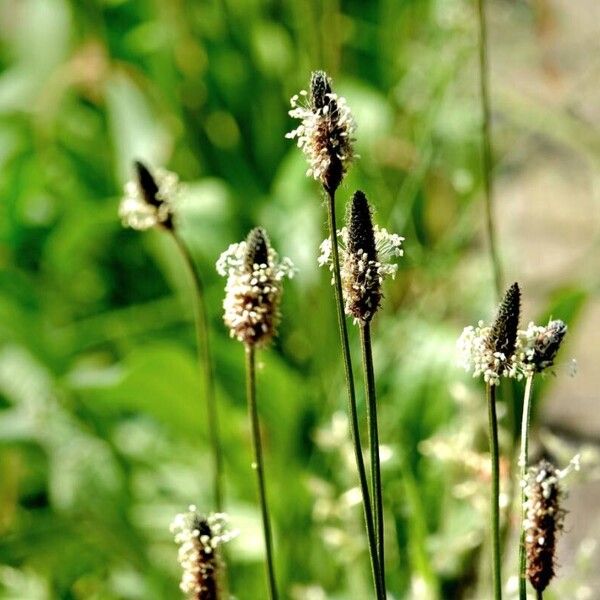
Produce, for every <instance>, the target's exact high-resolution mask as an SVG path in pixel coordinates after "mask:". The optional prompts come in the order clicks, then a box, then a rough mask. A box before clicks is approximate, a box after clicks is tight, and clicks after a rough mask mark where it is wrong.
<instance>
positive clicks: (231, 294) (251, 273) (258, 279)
mask: <svg viewBox="0 0 600 600" xmlns="http://www.w3.org/2000/svg"><path fill="white" fill-rule="evenodd" d="M217 272H218V273H219V274H220V275H223V276H225V277H227V285H226V287H225V300H224V302H223V308H224V310H225V312H224V315H223V320H224V321H225V324H226V325H227V327H229V331H230V333H231V336H232V337H235V338H236V339H238V340H239V341H240V342H243V343H244V344H247V345H252V346H255V345H256V346H262V345H265V344H268V343H269V342H270V341H271V340H272V339H273V336H274V335H275V334H276V333H277V326H278V325H279V322H280V320H281V314H280V311H279V306H280V303H281V295H282V293H283V286H282V281H283V279H284V278H285V277H290V278H291V277H293V275H294V265H293V264H292V262H291V260H290V259H289V258H284V259H282V260H281V261H280V260H279V256H278V255H277V252H275V250H273V248H271V245H270V244H269V238H268V237H267V234H266V232H265V230H264V229H262V228H260V227H257V228H255V229H253V230H252V231H251V232H250V233H249V234H248V237H247V239H246V240H245V241H244V242H240V243H238V244H232V245H231V246H230V247H229V248H228V249H227V250H226V251H225V252H223V254H221V257H220V258H219V260H218V261H217Z"/></svg>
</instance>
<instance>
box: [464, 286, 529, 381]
mask: <svg viewBox="0 0 600 600" xmlns="http://www.w3.org/2000/svg"><path fill="white" fill-rule="evenodd" d="M520 311H521V291H520V289H519V285H518V284H517V283H513V285H511V286H510V287H509V288H508V290H507V291H506V294H505V295H504V298H503V299H502V302H501V303H500V306H499V307H498V314H497V316H496V319H495V320H494V322H493V323H492V324H491V325H490V326H486V325H485V324H484V323H483V321H479V323H478V325H477V327H473V326H469V327H465V329H464V330H463V332H462V334H461V336H460V337H459V339H458V341H457V349H458V353H459V360H458V363H459V365H460V366H461V367H463V368H464V369H465V370H466V371H472V372H473V377H479V376H480V375H483V379H484V381H485V382H486V383H488V384H490V385H498V384H499V383H500V378H501V377H516V378H520V377H521V376H522V375H521V372H520V371H519V368H518V366H519V364H518V360H517V355H516V350H517V331H518V327H519V315H520Z"/></svg>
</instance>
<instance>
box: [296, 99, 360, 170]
mask: <svg viewBox="0 0 600 600" xmlns="http://www.w3.org/2000/svg"><path fill="white" fill-rule="evenodd" d="M308 96H309V94H308V92H307V91H306V90H302V91H301V92H300V93H299V94H295V95H294V96H292V98H291V100H290V104H291V107H292V109H291V110H290V111H289V113H288V114H289V115H290V116H291V117H293V118H294V119H299V120H300V121H301V123H300V125H299V126H298V127H297V128H296V129H294V130H293V131H290V132H289V133H287V134H286V136H285V137H286V138H288V139H296V140H297V144H298V147H299V148H301V149H302V151H303V152H304V154H305V156H306V158H307V160H308V164H309V168H308V170H307V171H306V174H307V175H308V176H309V177H313V178H314V179H316V180H317V181H323V180H324V178H325V177H326V175H327V171H328V169H329V166H330V165H331V160H332V157H334V156H335V157H337V158H338V159H339V161H340V163H341V167H342V172H345V171H346V169H347V166H348V164H349V163H350V162H351V161H352V159H353V158H354V149H353V147H352V144H353V142H354V138H353V135H354V132H355V130H356V124H355V122H354V118H353V117H352V112H351V111H350V108H349V106H348V104H347V103H346V99H345V98H344V97H343V96H338V95H337V94H334V93H332V92H330V93H328V94H325V96H326V98H327V99H328V100H329V102H328V103H327V104H325V105H324V106H323V107H322V108H316V107H314V106H311V102H310V100H309V97H308ZM332 107H333V108H332Z"/></svg>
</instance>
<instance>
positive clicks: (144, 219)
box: [119, 161, 179, 230]
mask: <svg viewBox="0 0 600 600" xmlns="http://www.w3.org/2000/svg"><path fill="white" fill-rule="evenodd" d="M134 169H135V178H134V180H132V181H129V182H127V183H126V184H125V193H124V195H123V198H122V200H121V204H120V206H119V216H120V217H121V220H122V222H123V225H125V226H126V227H131V228H132V229H139V230H145V229H150V228H151V227H156V226H161V227H164V228H165V229H173V226H174V225H173V217H174V212H173V208H174V204H175V202H176V200H177V196H178V195H179V180H178V178H177V175H175V174H174V173H170V172H169V171H165V170H163V169H156V171H154V173H152V172H151V171H150V169H148V167H146V166H145V165H144V164H143V163H141V162H140V161H136V162H135V163H134Z"/></svg>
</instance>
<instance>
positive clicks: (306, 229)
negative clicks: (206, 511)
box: [0, 0, 600, 600]
mask: <svg viewBox="0 0 600 600" xmlns="http://www.w3.org/2000/svg"><path fill="white" fill-rule="evenodd" d="M489 4H490V7H489V8H490V12H491V39H492V44H491V47H492V75H493V77H492V83H493V85H492V95H493V103H494V117H495V123H494V126H495V129H494V136H495V151H496V159H497V167H496V180H497V182H498V189H497V191H498V202H499V206H498V217H499V221H500V234H501V235H500V245H501V249H502V252H503V255H504V260H505V264H506V271H507V274H508V277H509V279H510V280H513V279H517V278H518V279H519V280H520V281H521V282H522V283H524V284H525V285H524V287H525V295H526V302H525V318H524V321H525V323H524V324H526V322H527V321H528V320H529V319H534V318H538V317H539V318H541V317H542V316H548V315H550V314H551V315H552V316H553V317H555V318H562V319H564V320H565V321H567V322H568V323H569V324H570V325H571V333H570V340H571V342H570V345H568V346H567V348H566V350H564V351H563V353H562V362H564V363H566V362H568V358H569V357H570V356H572V355H573V354H574V353H577V356H578V358H579V359H580V363H581V365H582V373H581V376H580V378H579V379H575V380H570V379H568V378H567V376H566V375H567V374H566V369H564V368H562V367H559V369H558V374H559V380H558V381H560V382H561V384H560V388H559V389H551V388H552V386H554V381H555V380H554V378H549V379H546V380H545V381H544V382H543V385H541V386H540V390H538V392H539V393H540V394H541V393H542V392H543V397H542V396H540V395H538V398H539V399H540V402H537V403H536V409H537V408H540V407H542V409H543V407H544V406H545V405H544V404H542V400H543V398H546V397H550V399H551V400H552V407H550V408H548V411H547V412H544V410H542V412H543V414H545V415H546V417H545V418H544V420H545V424H546V425H548V426H549V427H546V428H545V429H543V430H542V431H541V434H540V435H539V436H537V442H536V444H537V445H536V446H535V448H534V453H535V452H537V455H539V454H540V452H541V450H540V447H541V446H540V440H541V441H542V442H544V447H545V449H546V452H550V453H552V454H553V455H554V456H555V457H556V458H558V460H559V461H560V462H563V463H564V462H565V459H566V460H568V458H570V454H569V453H570V452H571V451H570V449H569V448H567V449H565V444H566V445H567V446H568V445H569V444H571V443H573V444H574V443H578V442H579V440H580V438H581V433H582V431H583V433H585V435H586V440H587V442H588V450H587V454H586V456H589V457H590V460H592V459H593V457H594V456H595V454H594V451H593V449H594V447H595V446H594V445H595V435H596V433H598V432H600V423H598V420H597V417H592V416H590V415H591V413H590V408H589V407H590V406H594V405H593V401H597V400H598V387H597V385H596V384H597V383H598V379H597V378H598V374H597V368H594V365H595V359H594V356H595V357H596V358H597V351H596V354H595V355H594V353H593V352H594V351H593V350H592V349H593V348H595V346H597V345H598V341H599V338H598V331H599V330H600V326H599V325H598V323H599V322H600V321H599V318H600V317H599V314H598V312H599V311H598V308H599V303H598V289H599V287H598V272H599V270H598V261H597V258H596V257H597V248H598V245H597V242H598V237H597V235H596V234H597V231H598V225H599V222H598V214H599V213H598V205H597V198H596V196H595V190H597V185H596V182H597V179H598V175H599V173H600V170H599V168H598V164H599V163H598V160H599V157H600V144H599V139H600V138H599V137H598V129H597V122H598V121H597V117H598V116H599V115H598V113H597V106H598V105H600V104H598V103H595V104H594V102H595V99H596V96H597V92H595V91H594V90H595V89H596V90H597V87H594V85H593V81H594V77H595V76H596V75H597V65H596V64H595V63H594V62H593V61H591V60H590V62H588V57H590V56H594V52H593V51H592V50H593V49H594V48H597V47H598V39H599V38H600V36H598V31H597V30H596V31H595V32H594V30H593V27H594V26H596V27H597V23H598V22H600V18H598V19H596V18H594V17H593V15H594V14H595V12H594V11H596V12H597V9H598V7H597V6H595V5H594V4H593V3H592V2H590V3H588V4H589V6H588V9H589V10H588V12H587V13H586V14H588V18H583V17H582V13H583V11H584V8H583V7H577V8H571V9H569V8H568V7H567V6H566V4H565V3H563V2H553V1H552V2H551V1H550V0H548V1H546V0H538V1H537V2H524V1H521V0H515V1H514V2H505V1H500V0H493V1H491V2H489ZM582 4H585V2H582ZM586 10H587V9H586ZM579 11H581V12H579ZM474 19H475V12H474V6H473V5H472V3H470V2H467V1H466V0H412V1H407V2H396V1H391V0H378V1H373V2H368V3H366V2H360V1H358V0H354V1H353V0H345V1H343V2H341V1H340V0H326V1H324V2H317V1H315V0H303V1H293V0H269V1H267V0H262V1H260V0H221V1H217V0H210V1H209V0H206V1H203V2H186V1H184V0H172V1H169V2H166V1H165V2H161V1H153V0H85V1H78V0H72V1H67V0H0V69H1V74H0V198H1V204H0V240H1V245H0V265H1V266H2V271H1V272H0V282H1V285H0V565H1V566H0V597H2V598H6V599H13V600H17V599H19V600H24V599H27V600H38V599H40V600H41V599H54V598H57V599H58V598H65V599H67V598H68V599H71V598H73V599H86V600H87V599H98V600H99V599H102V600H105V599H127V598H131V599H134V598H144V599H151V598H156V599H164V598H177V597H179V596H178V591H177V580H178V577H179V570H178V566H177V564H176V547H175V545H174V543H173V541H172V538H171V536H170V534H169V531H168V525H169V522H170V521H171V519H172V517H173V516H174V514H175V513H177V512H180V511H181V510H183V509H185V507H186V506H187V505H188V504H190V503H195V504H197V505H198V506H199V507H200V508H203V507H204V506H205V505H207V504H208V502H209V499H210V489H209V487H208V486H209V482H210V477H209V464H208V460H209V455H208V447H207V442H206V430H205V419H204V415H203V412H202V409H203V404H202V403H201V402H200V399H199V393H201V381H200V379H199V376H198V374H197V371H196V367H195V356H194V352H195V348H194V336H193V327H192V314H191V310H190V297H189V291H190V290H189V287H188V281H187V280H186V277H185V271H184V269H183V265H182V264H181V262H180V260H179V256H178V254H177V252H176V249H175V248H174V247H173V246H172V244H171V243H170V240H169V239H168V237H167V236H164V235H161V233H160V232H150V233H144V234H140V233H137V232H133V231H130V230H124V229H123V228H122V227H121V225H120V223H119V221H118V217H117V206H118V201H119V197H120V193H121V190H122V186H123V184H124V182H125V181H126V179H127V178H128V177H129V176H130V174H131V172H130V170H131V161H132V159H134V158H142V159H144V160H147V161H148V162H150V164H153V165H156V166H159V165H164V166H167V167H168V168H169V169H171V170H173V171H176V172H177V173H178V174H179V175H180V177H181V178H182V180H183V181H185V182H186V183H187V191H186V194H185V198H184V203H183V205H182V207H181V211H182V224H183V228H184V229H183V235H184V237H185V239H186V241H187V242H188V244H189V245H190V247H191V248H192V251H193V254H194V257H195V259H196V260H197V263H198V265H199V267H200V269H201V271H202V273H203V276H204V278H205V280H206V282H207V290H208V291H207V293H208V297H209V306H210V313H211V314H210V321H211V328H212V335H213V339H214V347H215V351H216V362H217V380H218V381H217V384H218V395H219V402H220V408H221V421H222V424H223V436H224V439H225V456H226V468H227V497H228V501H227V505H228V512H229V513H230V515H231V518H232V521H233V525H234V526H235V527H236V528H238V529H239V530H240V532H241V534H240V536H239V538H238V540H237V542H236V543H235V544H234V545H233V546H232V547H231V553H230V572H231V587H232V591H233V592H234V593H235V595H236V596H237V597H238V598H239V599H240V600H245V599H252V600H255V599H257V598H262V597H264V575H263V567H262V564H261V562H260V561H261V551H262V550H261V535H260V522H259V516H258V512H257V505H256V498H255V488H254V479H253V474H252V472H251V470H250V468H249V463H250V438H249V427H248V423H247V418H246V407H245V399H244V394H243V360H242V359H243V351H242V348H241V347H240V345H239V344H238V343H236V342H234V341H231V340H230V339H229V338H228V336H227V332H226V330H225V328H224V326H223V324H222V321H221V302H222V296H223V286H224V281H222V280H220V278H218V276H217V275H216V273H215V271H214V263H215V260H216V258H217V257H218V255H219V253H220V252H221V251H222V250H223V249H225V248H226V247H227V245H228V244H229V243H232V242H234V241H237V240H240V239H242V238H243V237H244V236H245V234H246V233H247V231H248V230H249V228H250V227H252V226H254V225H257V224H261V225H264V226H265V227H266V228H267V229H268V231H269V232H270V233H271V236H272V239H273V243H274V246H275V247H276V248H277V249H278V250H279V251H280V253H281V254H283V255H287V256H290V257H291V258H292V259H293V260H294V262H295V263H296V265H297V266H298V268H299V273H298V277H297V278H296V279H295V280H294V281H293V282H292V283H291V285H288V286H287V288H286V293H285V300H284V318H283V325H282V328H281V335H280V338H279V340H278V342H277V344H276V345H275V347H273V348H272V349H269V350H268V351H266V352H264V353H262V354H261V363H262V365H263V367H262V369H261V371H260V373H259V379H260V382H259V389H260V398H259V403H260V408H261V411H262V415H263V418H264V428H265V436H266V446H267V474H268V478H269V481H268V484H269V491H270V495H271V506H272V510H273V514H274V521H275V528H276V531H275V537H276V547H277V566H278V573H279V578H280V580H281V583H282V588H283V589H284V591H285V592H284V593H285V597H286V598H287V597H289V598H302V599H309V600H319V599H322V598H340V599H341V598H352V599H354V598H356V599H365V598H368V597H369V596H370V583H369V573H368V566H367V559H366V557H367V554H366V547H365V542H364V535H363V530H362V524H361V515H360V510H359V507H358V506H357V504H356V501H357V499H356V488H355V486H356V478H355V474H354V470H353V467H352V459H351V451H350V448H349V445H348V444H349V442H348V439H347V436H346V428H345V421H344V406H345V404H344V402H345V400H344V396H343V379H342V377H343V374H342V370H341V363H340V360H339V356H338V339H337V333H336V328H335V321H334V318H335V314H334V307H333V302H332V292H331V289H330V286H329V281H328V279H329V277H328V274H327V273H325V272H319V270H318V269H317V265H316V256H317V254H318V245H319V243H320V241H321V239H322V238H323V237H324V230H325V228H324V225H325V212H324V209H323V206H322V198H321V197H320V195H319V190H318V186H317V185H316V184H315V183H314V182H313V181H311V180H309V179H308V178H306V177H305V175H304V172H305V169H306V165H305V163H304V161H303V157H302V156H301V153H300V152H299V151H297V150H296V149H294V147H293V144H290V142H289V140H285V139H284V134H285V132H286V131H288V130H290V129H291V128H292V127H294V126H295V124H294V123H292V121H291V119H290V118H289V117H288V116H287V109H288V98H289V97H290V96H291V95H292V94H293V93H295V92H296V91H297V90H298V89H301V88H302V87H306V85H307V83H308V77H309V73H310V71H311V70H312V69H315V68H325V69H327V70H328V71H329V72H330V73H331V74H332V75H333V76H334V78H335V83H336V87H337V89H338V90H339V91H340V93H342V94H343V95H345V96H346V97H347V99H348V102H349V104H350V106H351V107H352V109H353V111H354V113H355V116H356V120H357V122H358V132H357V137H358V153H359V154H360V156H361V158H360V160H359V161H358V162H357V164H356V166H355V167H354V168H353V169H352V170H351V172H350V175H349V177H348V178H347V179H346V181H345V184H344V189H343V190H341V193H339V194H338V196H339V201H340V203H342V202H345V201H346V199H347V198H349V197H350V195H351V193H352V192H353V191H354V190H355V189H357V188H360V189H363V190H365V192H366V193H367V195H368V197H369V199H370V200H371V201H372V202H373V203H374V205H375V206H376V207H377V216H376V219H377V221H378V222H379V223H380V224H382V225H385V226H387V227H388V229H390V230H391V231H395V232H398V233H400V234H402V235H404V236H405V237H406V243H405V247H406V256H405V258H404V259H402V261H401V267H400V272H399V274H398V277H397V278H396V280H395V281H394V282H391V283H390V284H388V285H387V288H386V298H385V306H384V311H383V313H382V314H381V315H380V316H378V318H377V320H376V323H375V327H374V335H375V348H374V351H375V361H376V369H377V376H378V385H379V389H380V392H379V399H380V406H381V408H380V416H381V438H382V441H383V443H384V444H385V456H386V459H387V460H386V461H385V463H384V472H383V476H384V485H385V499H386V511H387V512H386V519H387V526H388V531H389V533H388V539H389V549H388V556H389V561H390V562H389V565H390V566H394V565H395V566H394V568H390V567H388V573H389V588H390V591H391V592H392V593H393V594H394V597H396V598H418V599H421V598H423V599H426V598H462V597H472V596H473V595H477V594H479V595H480V596H481V597H486V593H485V591H482V590H481V589H479V591H478V587H477V580H478V577H477V573H478V571H479V570H480V563H481V562H482V560H483V558H484V557H482V552H485V550H483V551H482V548H485V543H484V542H485V540H486V538H485V536H486V532H485V530H484V524H485V511H486V509H487V498H486V495H485V494H486V490H487V479H488V477H489V473H488V472H487V460H486V456H485V452H486V448H487V446H486V439H485V419H486V416H485V410H484V406H483V404H482V402H483V401H482V400H481V397H482V396H481V393H480V392H481V390H480V389H479V388H478V387H477V385H476V383H475V382H471V381H470V380H469V379H468V377H467V376H465V375H464V374H462V373H461V372H459V371H457V369H456V368H455V367H454V343H455V339H456V338H457V336H458V334H459V333H460V331H461V330H462V327H463V326H465V325H466V324H469V323H474V322H476V321H477V320H478V319H479V318H489V317H490V316H491V313H492V310H493V305H494V293H493V285H492V277H491V271H490V268H489V259H488V256H487V254H486V247H485V243H484V239H483V237H482V232H483V226H482V225H483V218H482V202H481V200H482V196H481V171H480V109H479V99H478V94H477V90H478V87H477V86H478V83H477V76H478V72H477V60H476V56H477V55H476V41H477V35H476V26H475V25H476V24H475V20H474ZM586 44H588V45H587V46H586ZM596 56H598V53H596ZM596 62H597V61H596ZM596 81H597V79H596ZM340 210H342V206H340ZM517 391H518V392H519V393H520V388H518V390H517ZM509 399H510V398H509ZM517 399H518V396H517ZM586 403H587V404H586ZM596 406H597V404H596ZM504 407H505V408H504V419H503V421H502V425H503V427H504V430H503V438H502V443H503V445H504V448H505V451H506V452H507V453H508V452H510V447H511V443H512V440H513V435H512V430H513V423H514V422H515V419H518V416H519V409H518V401H517V402H515V408H514V410H513V406H512V404H510V402H509V403H507V404H505V405H504ZM586 407H587V408H586ZM573 415H574V416H573ZM582 415H584V416H585V418H582ZM538 416H539V415H538ZM572 416H573V418H571V417H572ZM594 418H595V421H594ZM557 434H561V436H558V435H557ZM565 436H566V437H565ZM565 440H566V442H565ZM567 442H568V444H567ZM592 463H593V461H592ZM584 465H585V463H584ZM506 467H507V468H506V472H505V483H507V479H506V478H507V476H508V464H507V465H506ZM591 471H592V469H591V467H588V470H587V472H588V475H589V474H590V473H591ZM585 485H588V487H583V488H581V489H583V490H585V494H587V495H588V497H590V498H594V497H595V496H594V494H596V495H597V494H598V486H597V485H596V486H595V487H594V486H591V487H590V485H589V484H581V486H585ZM506 489H508V486H507V487H506ZM576 491H577V490H574V494H575V499H576V498H577V494H576ZM577 506H581V507H582V508H581V511H580V512H579V513H577V512H576V511H575V512H573V511H572V514H571V515H569V517H568V523H570V526H571V527H572V529H573V531H571V532H569V536H570V535H571V534H572V535H574V536H575V537H574V538H571V540H572V541H571V542H569V543H568V544H567V545H566V546H565V548H566V550H565V551H564V555H561V556H562V558H561V564H562V570H561V574H562V583H563V585H565V586H570V587H568V588H563V589H569V594H567V596H568V597H575V596H573V595H572V594H571V592H573V593H575V591H577V594H579V593H580V591H579V590H580V589H581V590H583V591H582V592H581V593H582V594H585V593H587V592H586V590H587V591H588V592H589V591H590V590H592V591H591V594H592V595H588V596H585V595H581V596H577V597H578V598H579V597H580V598H593V597H598V596H594V595H593V594H594V592H593V590H594V589H596V591H597V590H598V588H594V587H593V585H594V584H593V582H592V583H590V579H589V577H588V575H586V572H585V571H584V570H582V569H585V568H586V566H587V567H588V568H589V572H590V573H593V571H594V565H596V566H597V565H598V561H597V559H594V557H593V554H592V553H593V550H594V547H595V542H594V538H595V534H594V531H597V529H594V528H595V527H597V526H596V525H595V523H596V518H597V513H596V511H597V508H596V506H595V505H593V504H592V505H590V506H586V505H585V504H582V503H581V502H579V504H577ZM209 508H210V507H209ZM577 523H584V524H585V525H584V527H583V529H585V530H586V531H585V532H584V533H585V535H587V536H588V537H589V536H591V538H590V539H587V538H586V540H587V541H586V540H584V541H583V543H581V544H580V538H581V536H579V537H577V536H578V534H577V532H578V531H581V529H582V527H579V526H578V525H577ZM510 539H512V538H511V537H510V536H509V541H510ZM573 540H576V541H573ZM513 554H514V555H515V558H512V555H513ZM594 560H595V562H594ZM515 561H516V553H515V552H512V553H511V555H510V556H509V558H508V562H507V564H508V565H509V566H511V567H512V572H516V571H515V567H514V562H515ZM483 568H484V569H485V568H487V565H486V564H485V563H484V567H483ZM483 572H484V573H485V576H484V578H483V579H484V581H485V580H487V571H483ZM575 583H576V584H577V585H576V586H575ZM560 589H561V588H560V583H559V584H558V585H557V587H556V590H557V591H556V595H555V596H551V595H549V598H552V597H556V598H559V597H567V596H565V595H562V596H561V595H560V592H559V590H560Z"/></svg>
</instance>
